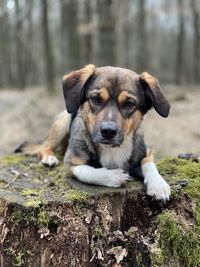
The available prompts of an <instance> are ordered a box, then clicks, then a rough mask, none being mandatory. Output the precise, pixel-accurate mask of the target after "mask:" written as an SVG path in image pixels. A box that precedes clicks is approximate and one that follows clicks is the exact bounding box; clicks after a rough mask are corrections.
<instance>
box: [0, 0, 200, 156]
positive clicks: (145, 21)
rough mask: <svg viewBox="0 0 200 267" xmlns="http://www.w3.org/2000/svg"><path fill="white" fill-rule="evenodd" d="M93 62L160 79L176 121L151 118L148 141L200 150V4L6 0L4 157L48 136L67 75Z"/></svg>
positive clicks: (0, 5)
mask: <svg viewBox="0 0 200 267" xmlns="http://www.w3.org/2000/svg"><path fill="white" fill-rule="evenodd" d="M88 63H93V64H95V65H97V66H103V65H113V66H121V67H126V68H130V69H132V70H134V71H136V72H138V73H141V72H143V71H148V72H150V73H151V74H152V75H154V76H156V77H158V78H159V81H160V83H161V84H162V85H165V86H163V87H164V89H165V88H166V89H165V91H166V93H167V95H168V96H169V99H170V100H171V102H172V111H171V117H170V119H167V120H166V121H165V120H161V119H160V118H159V117H158V116H155V114H153V115H152V114H150V115H148V116H149V118H148V120H147V122H145V125H146V126H144V127H147V129H146V132H148V133H147V140H148V141H149V142H150V143H151V144H152V145H153V146H155V148H156V151H157V153H158V154H159V153H160V154H164V155H165V154H176V153H178V152H189V151H188V150H190V151H191V152H198V151H199V152H200V145H199V144H200V142H199V141H200V131H199V123H198V122H199V121H200V118H199V116H200V115H199V114H200V107H199V106H200V105H199V103H200V85H199V84H200V1H199V0H57V1H54V0H0V127H1V130H0V135H1V142H2V144H1V145H0V154H5V153H8V152H10V151H12V148H14V147H15V146H16V145H18V142H23V141H24V139H25V140H27V139H33V138H34V139H36V140H37V139H38V138H40V139H41V138H43V137H45V136H46V133H47V129H48V127H49V126H50V125H51V120H52V118H53V117H54V116H55V115H56V114H57V112H60V111H62V109H64V108H65V107H64V101H63V99H62V92H61V80H62V76H63V75H64V74H66V73H67V72H69V71H71V70H74V69H78V68H81V67H82V66H84V65H86V64H88ZM11 89H12V90H11ZM16 89H17V90H16ZM45 89H46V90H45ZM49 93H53V97H52V94H49ZM148 125H149V126H148ZM153 129H154V130H153ZM160 135H163V136H164V137H163V138H165V140H166V141H164V144H163V143H162V140H161V141H160V142H158V139H159V137H160ZM161 150H163V151H164V152H163V151H162V152H160V151H161ZM186 150H187V151H186Z"/></svg>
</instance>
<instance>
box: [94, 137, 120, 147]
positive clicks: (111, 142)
mask: <svg viewBox="0 0 200 267" xmlns="http://www.w3.org/2000/svg"><path fill="white" fill-rule="evenodd" d="M92 140H93V142H94V143H95V144H101V145H104V146H106V147H117V146H120V145H121V144H122V142H123V138H122V137H121V138H119V137H118V138H113V139H104V138H102V137H101V136H95V137H94V138H92Z"/></svg>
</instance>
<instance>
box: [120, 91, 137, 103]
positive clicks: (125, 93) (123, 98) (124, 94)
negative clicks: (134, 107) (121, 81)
mask: <svg viewBox="0 0 200 267" xmlns="http://www.w3.org/2000/svg"><path fill="white" fill-rule="evenodd" d="M128 97H130V98H133V99H135V100H136V97H134V96H133V95H132V94H130V93H129V92H128V91H126V90H124V91H122V92H121V93H120V94H119V95H118V103H119V105H122V104H123V103H124V102H125V101H126V99H127V98H128Z"/></svg>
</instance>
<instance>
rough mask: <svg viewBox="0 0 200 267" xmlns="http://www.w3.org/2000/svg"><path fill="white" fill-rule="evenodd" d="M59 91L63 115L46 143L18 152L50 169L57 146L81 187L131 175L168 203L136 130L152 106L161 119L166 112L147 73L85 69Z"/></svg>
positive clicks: (158, 90)
mask: <svg viewBox="0 0 200 267" xmlns="http://www.w3.org/2000/svg"><path fill="white" fill-rule="evenodd" d="M63 90H64V97H65V103H66V108H67V111H64V112H63V113H61V114H60V115H58V117H57V118H56V120H55V122H54V124H53V126H52V128H51V129H50V132H49V135H48V139H47V140H46V141H45V142H44V143H43V144H42V145H40V146H35V145H23V146H21V147H20V148H19V149H17V152H24V153H26V154H37V155H38V156H40V158H41V162H42V163H43V164H44V165H46V166H50V167H52V166H55V165H57V164H58V163H59V161H58V159H57V158H56V156H55V154H54V152H55V150H57V149H58V148H61V149H64V150H65V151H66V152H65V157H64V162H65V164H66V168H67V171H68V172H69V173H70V174H71V175H74V176H75V177H76V178H77V179H78V180H80V181H82V182H84V183H88V184H96V185H102V186H107V187H120V186H122V185H123V184H125V183H126V182H127V181H128V180H130V177H131V176H142V177H143V178H144V184H145V185H146V189H147V194H148V195H150V196H154V197H155V198H156V199H161V200H168V199H169V197H170V187H169V185H168V184H167V183H166V182H165V180H164V179H163V178H162V177H161V176H160V174H159V173H158V170H157V168H156V166H155V164H154V159H153V154H152V152H151V151H150V149H147V147H146V145H145V143H144V139H143V135H142V133H141V130H140V124H141V121H142V118H143V116H144V114H145V113H147V111H148V110H149V109H151V107H152V106H153V107H154V108H155V110H156V111H157V112H158V113H159V114H160V115H161V116H163V117H167V116H168V114H169V109H170V105H169V103H168V101H167V100H166V98H165V97H164V95H163V92H162V91H161V88H160V85H159V83H158V80H157V79H156V78H154V77H153V76H151V75H150V74H148V73H147V72H144V73H142V74H141V75H138V74H136V73H135V72H133V71H131V70H128V69H123V68H118V67H109V66H108V67H101V68H97V67H95V66H94V65H87V66H86V67H84V68H82V69H80V70H76V71H73V72H71V73H69V74H67V75H66V76H64V78H63Z"/></svg>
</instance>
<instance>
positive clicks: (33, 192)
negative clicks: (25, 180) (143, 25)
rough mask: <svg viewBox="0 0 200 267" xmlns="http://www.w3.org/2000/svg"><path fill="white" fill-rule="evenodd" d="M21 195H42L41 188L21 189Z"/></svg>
mask: <svg viewBox="0 0 200 267" xmlns="http://www.w3.org/2000/svg"><path fill="white" fill-rule="evenodd" d="M21 195H22V196H24V197H27V196H40V195H41V190H40V189H37V188H36V189H23V190H22V191H21Z"/></svg>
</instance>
